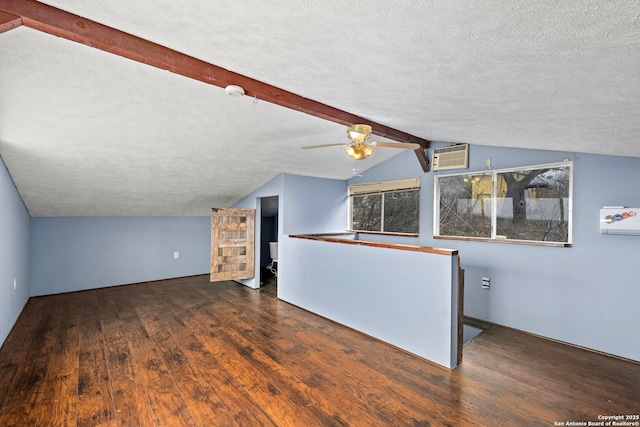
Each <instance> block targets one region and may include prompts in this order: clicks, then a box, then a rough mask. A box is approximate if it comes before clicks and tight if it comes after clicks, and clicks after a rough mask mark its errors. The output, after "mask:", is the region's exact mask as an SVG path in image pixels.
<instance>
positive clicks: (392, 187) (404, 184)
mask: <svg viewBox="0 0 640 427" xmlns="http://www.w3.org/2000/svg"><path fill="white" fill-rule="evenodd" d="M420 188H421V181H420V178H408V179H398V180H392V181H380V182H368V183H362V184H351V185H349V187H348V192H347V198H348V209H347V215H348V231H350V232H354V233H368V234H384V235H395V236H409V237H417V236H419V235H420V202H419V200H420V199H419V198H420ZM405 191H418V212H417V219H418V232H417V233H403V232H397V231H382V230H384V204H385V202H384V200H385V197H384V195H385V194H389V193H401V192H405ZM374 194H380V195H382V198H381V199H382V200H381V206H380V231H371V230H356V229H354V228H353V198H354V197H356V196H364V195H374Z"/></svg>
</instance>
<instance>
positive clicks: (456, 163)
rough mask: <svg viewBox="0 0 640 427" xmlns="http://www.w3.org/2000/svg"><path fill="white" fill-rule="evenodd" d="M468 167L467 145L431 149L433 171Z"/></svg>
mask: <svg viewBox="0 0 640 427" xmlns="http://www.w3.org/2000/svg"><path fill="white" fill-rule="evenodd" d="M468 167H469V144H456V145H449V146H448V147H440V148H434V149H433V161H432V168H433V170H434V171H441V170H446V169H462V168H468Z"/></svg>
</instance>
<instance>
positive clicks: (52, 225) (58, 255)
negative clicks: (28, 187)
mask: <svg viewBox="0 0 640 427" xmlns="http://www.w3.org/2000/svg"><path fill="white" fill-rule="evenodd" d="M210 227H211V219H210V218H209V217H150V218H135V217H108V218H93V217H79V218H32V219H31V239H30V278H31V283H30V289H31V295H47V294H55V293H60V292H69V291H79V290H84V289H93V288H101V287H105V286H114V285H121V284H128V283H138V282H146V281H150V280H160V279H167V278H172V277H182V276H190V275H196V274H206V273H208V272H209V270H210V262H211V261H210V251H211V230H210ZM174 252H179V258H178V259H174V257H173V253H174ZM25 258H26V256H25Z"/></svg>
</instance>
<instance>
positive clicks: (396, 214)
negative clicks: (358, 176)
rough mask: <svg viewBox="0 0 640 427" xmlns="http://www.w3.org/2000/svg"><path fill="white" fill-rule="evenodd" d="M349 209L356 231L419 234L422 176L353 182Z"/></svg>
mask: <svg viewBox="0 0 640 427" xmlns="http://www.w3.org/2000/svg"><path fill="white" fill-rule="evenodd" d="M349 212H350V228H351V230H354V231H372V232H379V233H406V234H418V231H419V222H420V179H419V178H415V179H405V180H400V181H386V182H375V183H369V184H355V185H351V186H349Z"/></svg>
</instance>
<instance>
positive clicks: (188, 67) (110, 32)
mask: <svg viewBox="0 0 640 427" xmlns="http://www.w3.org/2000/svg"><path fill="white" fill-rule="evenodd" d="M0 11H4V12H5V13H6V14H9V15H13V16H16V17H19V18H21V20H22V24H23V25H25V26H27V27H29V28H33V29H36V30H39V31H43V32H45V33H48V34H51V35H54V36H57V37H62V38H65V39H68V40H72V41H75V42H78V43H81V44H84V45H86V46H91V47H94V48H96V49H100V50H103V51H105V52H109V53H113V54H115V55H119V56H122V57H125V58H128V59H132V60H134V61H138V62H141V63H144V64H147V65H151V66H153V67H157V68H160V69H163V70H167V71H170V72H172V73H176V74H179V75H182V76H185V77H189V78H191V79H195V80H199V81H201V82H204V83H208V84H212V85H215V86H219V87H226V86H228V85H231V84H233V85H238V86H241V87H242V88H243V89H244V90H245V93H246V94H247V95H248V96H251V97H257V98H258V99H260V100H263V101H267V102H271V103H273V104H276V105H280V106H282V107H286V108H290V109H292V110H296V111H300V112H303V113H306V114H310V115H312V116H316V117H319V118H322V119H325V120H329V121H332V122H335V123H340V124H343V125H349V124H352V123H363V124H367V125H369V126H371V127H372V128H373V133H375V134H376V135H379V136H383V137H386V138H389V139H392V140H394V141H400V142H414V143H418V144H420V145H421V146H422V147H428V146H429V141H428V140H426V139H424V138H420V137H418V136H415V135H411V134H408V133H406V132H402V131H400V130H397V129H393V128H391V127H389V126H385V125H383V124H380V123H376V122H373V121H371V120H367V119H366V118H364V117H360V116H357V115H355V114H351V113H349V112H346V111H343V110H340V109H337V108H334V107H331V106H329V105H326V104H322V103H320V102H317V101H314V100H312V99H309V98H304V97H302V96H300V95H296V94H295V93H292V92H288V91H286V90H283V89H280V88H278V87H275V86H272V85H269V84H266V83H263V82H261V81H258V80H255V79H252V78H250V77H247V76H243V75H241V74H238V73H235V72H233V71H229V70H227V69H224V68H221V67H218V66H216V65H213V64H210V63H208V62H205V61H202V60H200V59H197V58H194V57H192V56H188V55H185V54H183V53H180V52H178V51H175V50H173V49H169V48H167V47H165V46H161V45H159V44H156V43H153V42H150V41H148V40H145V39H142V38H140V37H136V36H134V35H131V34H128V33H125V32H123V31H120V30H117V29H115V28H111V27H108V26H106V25H102V24H100V23H97V22H94V21H91V20H89V19H86V18H83V17H81V16H78V15H74V14H72V13H69V12H65V11H63V10H61V9H58V8H55V7H52V6H49V5H46V4H44V3H40V2H38V1H35V0H0ZM1 22H2V20H1V19H0V23H1ZM10 22H13V23H14V22H15V20H12V21H10ZM6 25H9V26H10V25H11V24H6ZM416 155H417V156H418V160H419V161H420V164H421V166H422V168H423V170H424V171H425V172H428V170H429V166H428V160H427V161H426V163H424V161H423V160H420V159H421V158H422V157H424V159H426V155H425V153H424V149H422V148H420V149H417V150H416Z"/></svg>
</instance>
